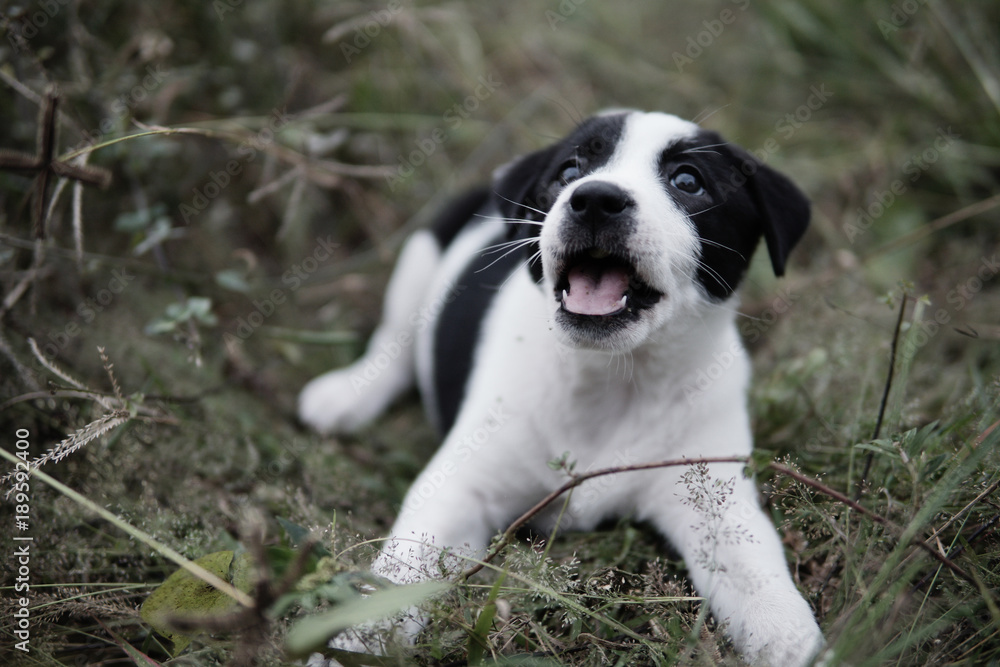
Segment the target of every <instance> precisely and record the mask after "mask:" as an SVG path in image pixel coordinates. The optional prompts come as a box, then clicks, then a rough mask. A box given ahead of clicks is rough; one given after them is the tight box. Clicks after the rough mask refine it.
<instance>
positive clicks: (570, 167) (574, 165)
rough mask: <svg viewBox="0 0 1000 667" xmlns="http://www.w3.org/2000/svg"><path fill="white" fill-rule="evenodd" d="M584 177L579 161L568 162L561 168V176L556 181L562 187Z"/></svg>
mask: <svg viewBox="0 0 1000 667" xmlns="http://www.w3.org/2000/svg"><path fill="white" fill-rule="evenodd" d="M581 176H583V168H582V166H581V164H580V162H579V161H578V160H568V161H566V162H565V163H563V166H562V167H560V168H559V176H558V178H557V179H556V180H558V181H559V184H560V185H569V184H570V183H572V182H573V181H575V180H576V179H578V178H580V177H581Z"/></svg>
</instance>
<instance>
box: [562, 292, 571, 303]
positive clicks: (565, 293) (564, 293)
mask: <svg viewBox="0 0 1000 667" xmlns="http://www.w3.org/2000/svg"><path fill="white" fill-rule="evenodd" d="M568 296H569V293H568V292H567V291H566V290H563V298H562V300H563V303H566V297H568Z"/></svg>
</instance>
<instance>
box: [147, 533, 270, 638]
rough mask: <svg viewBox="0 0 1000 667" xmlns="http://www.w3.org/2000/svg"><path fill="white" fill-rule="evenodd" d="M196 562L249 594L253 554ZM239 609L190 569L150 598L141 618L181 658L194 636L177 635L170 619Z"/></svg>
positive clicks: (216, 556) (223, 553)
mask: <svg viewBox="0 0 1000 667" xmlns="http://www.w3.org/2000/svg"><path fill="white" fill-rule="evenodd" d="M194 562H195V563H197V564H198V565H200V566H201V567H203V568H205V569H206V570H208V571H209V572H211V573H212V574H214V575H216V576H218V577H219V578H221V579H223V580H225V581H228V582H230V583H232V584H233V585H234V586H236V588H238V589H240V590H241V591H243V592H244V593H249V591H250V586H251V570H252V563H251V559H250V556H249V554H246V553H242V554H239V555H237V556H236V557H235V558H234V557H233V552H232V551H217V552H215V553H211V554H208V555H206V556H202V557H201V558H199V559H198V560H196V561H194ZM236 606H237V603H236V602H235V601H234V600H233V599H232V598H231V597H229V596H228V595H226V594H225V593H223V592H222V591H219V590H217V589H215V588H212V587H211V586H209V585H208V584H206V583H205V582H204V581H202V580H201V579H198V578H196V577H194V576H193V575H192V574H191V573H189V572H188V571H187V570H177V571H176V572H174V573H173V574H172V575H170V576H169V577H167V580H166V581H164V582H163V583H162V584H160V585H159V586H158V587H157V589H156V590H155V591H153V592H152V593H151V594H150V596H149V597H148V598H146V601H145V602H143V603H142V607H141V608H140V610H139V615H140V616H142V619H143V620H144V621H146V623H148V624H149V625H150V626H151V627H152V628H153V629H154V630H156V631H157V632H159V633H160V634H161V635H163V636H164V637H166V638H167V639H169V640H170V641H172V642H173V645H174V647H173V655H174V656H177V655H178V654H180V653H181V651H183V650H184V649H185V648H187V647H188V644H190V643H191V636H188V635H183V634H180V633H178V632H176V631H175V630H174V629H173V627H172V626H171V625H170V619H172V618H175V617H178V616H186V617H191V616H217V615H221V614H225V613H228V612H230V611H232V610H233V609H234V608H235V607H236Z"/></svg>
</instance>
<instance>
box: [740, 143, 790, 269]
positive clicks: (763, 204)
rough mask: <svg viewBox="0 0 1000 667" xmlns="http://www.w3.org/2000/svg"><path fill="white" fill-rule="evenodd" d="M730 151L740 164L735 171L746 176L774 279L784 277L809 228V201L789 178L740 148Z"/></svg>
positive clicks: (747, 186)
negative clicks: (792, 253)
mask: <svg viewBox="0 0 1000 667" xmlns="http://www.w3.org/2000/svg"><path fill="white" fill-rule="evenodd" d="M729 147H730V149H731V150H732V151H733V154H734V158H735V159H736V161H737V165H736V168H737V169H738V170H739V171H740V173H742V174H744V175H746V189H747V192H748V194H749V195H750V197H751V199H752V200H753V203H754V206H755V207H756V208H757V211H758V213H759V215H760V221H761V226H762V231H763V233H764V241H765V242H766V243H767V252H768V254H769V255H770V256H771V267H772V268H773V269H774V275H776V276H781V275H784V273H785V262H786V261H787V259H788V253H790V252H791V251H792V248H793V247H795V244H796V243H798V241H799V239H800V238H802V235H803V234H804V233H805V231H806V227H808V226H809V200H808V199H806V196H805V195H804V194H802V191H801V190H799V189H798V188H797V187H795V184H794V183H792V181H791V180H789V179H788V177H787V176H785V175H783V174H780V173H778V172H777V171H775V170H774V169H772V168H770V167H768V166H767V165H765V164H763V163H762V162H761V161H760V160H758V159H757V158H755V157H754V156H753V155H751V154H750V153H748V152H747V151H745V150H744V149H742V148H740V147H739V146H736V145H734V144H729Z"/></svg>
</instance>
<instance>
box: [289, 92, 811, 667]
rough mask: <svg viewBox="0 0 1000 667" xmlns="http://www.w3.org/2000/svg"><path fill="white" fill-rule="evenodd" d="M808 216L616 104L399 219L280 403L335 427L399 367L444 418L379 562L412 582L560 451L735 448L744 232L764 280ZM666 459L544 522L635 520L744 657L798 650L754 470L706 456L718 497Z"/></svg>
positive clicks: (342, 428) (486, 530) (664, 121)
mask: <svg viewBox="0 0 1000 667" xmlns="http://www.w3.org/2000/svg"><path fill="white" fill-rule="evenodd" d="M808 221H809V204H808V202H807V201H806V199H805V197H804V196H803V195H802V193H801V192H799V190H798V189H796V187H795V186H794V185H793V184H792V183H791V182H790V181H789V180H788V179H787V178H785V177H784V176H782V175H780V174H778V173H777V172H775V171H774V170H772V169H770V168H769V167H767V166H764V165H763V164H761V163H759V162H758V161H757V160H755V159H754V158H753V157H752V156H750V155H749V154H748V153H747V152H745V151H743V150H742V149H740V148H738V147H736V146H734V145H732V144H728V143H726V142H725V141H724V140H723V139H721V138H720V137H719V136H718V135H717V134H715V133H713V132H710V131H706V130H703V129H701V128H699V127H698V126H697V125H695V124H693V123H690V122H687V121H684V120H681V119H679V118H677V117H675V116H671V115H666V114H662V113H641V112H637V111H612V112H607V113H605V114H602V115H599V116H596V117H594V118H591V119H589V120H587V121H585V122H584V123H582V124H581V125H580V126H579V127H577V129H576V130H575V131H574V132H573V133H572V134H570V135H569V136H568V137H566V138H565V139H563V140H562V141H560V142H558V143H556V144H554V145H552V146H549V147H548V148H545V149H543V150H540V151H538V152H536V153H532V154H530V155H527V156H525V157H522V158H521V159H518V160H516V161H514V162H512V163H511V164H509V165H507V166H505V167H503V168H501V169H500V170H498V172H497V174H496V176H495V179H494V183H493V184H492V187H491V188H488V189H483V190H481V191H477V192H474V193H471V194H469V195H467V196H466V197H465V198H463V199H461V200H459V201H458V202H456V203H455V204H454V205H453V207H452V209H451V210H450V211H449V212H448V213H447V214H446V215H445V216H444V219H443V220H442V221H441V222H440V224H439V225H438V226H437V227H436V228H435V229H434V230H432V231H422V232H418V233H416V234H415V235H414V236H413V237H412V238H411V239H410V240H409V241H408V243H407V244H406V246H405V248H404V250H403V252H402V254H401V256H400V258H399V261H398V264H397V266H396V269H395V272H394V273H393V276H392V278H391V281H390V283H389V287H388V293H387V295H386V301H385V306H384V313H383V320H382V322H381V324H380V325H379V327H378V328H377V330H376V331H375V333H374V335H373V337H372V339H371V341H370V343H369V345H368V349H367V352H366V353H365V355H364V357H362V358H361V359H360V360H358V361H357V363H355V364H354V365H352V366H350V367H348V368H345V369H342V370H337V371H332V372H330V373H327V374H325V375H322V376H320V377H318V378H316V379H315V380H313V381H312V382H310V383H309V385H308V386H306V388H305V389H304V390H303V391H302V394H301V396H300V399H299V414H300V417H301V419H302V420H303V421H304V422H305V423H307V424H309V425H311V426H312V427H314V428H316V429H317V430H319V431H323V432H350V431H354V430H356V429H358V428H359V427H361V426H363V425H364V424H366V423H368V422H369V421H371V420H372V419H374V418H375V417H376V416H377V415H378V414H379V413H381V412H382V411H383V410H384V409H385V408H386V407H387V406H388V405H389V403H390V402H391V401H392V400H393V399H394V398H395V397H396V396H398V395H399V394H400V393H401V392H403V391H404V390H406V389H407V388H408V387H410V386H411V385H412V384H413V383H414V381H416V383H417V384H418V386H419V388H420V390H421V392H422V394H423V398H424V400H425V403H426V405H427V407H428V412H429V414H430V416H431V419H432V420H433V421H434V422H435V424H436V425H437V426H439V427H440V429H441V431H442V432H443V433H445V434H446V436H445V439H444V444H443V445H442V447H441V449H440V450H439V451H438V452H437V454H436V455H435V456H434V458H433V459H432V460H431V461H430V463H428V465H427V467H426V469H425V470H424V471H423V472H422V473H421V474H420V476H419V477H418V478H417V480H416V481H415V482H414V483H413V486H412V487H411V488H410V490H409V492H408V494H407V496H406V499H405V501H404V503H403V507H402V510H401V513H400V516H399V518H398V520H397V521H396V524H395V526H394V527H393V529H392V536H391V537H392V538H394V539H393V540H390V541H389V542H388V543H387V546H386V547H385V548H384V549H383V551H382V553H381V555H380V556H379V558H378V559H377V560H376V563H375V565H374V570H375V571H376V572H377V573H379V574H382V575H384V576H387V577H388V578H390V579H393V580H396V581H401V582H402V581H415V580H419V579H422V578H426V577H428V576H434V575H435V573H439V572H440V570H439V561H440V559H441V554H442V549H444V548H451V549H453V550H461V549H463V548H465V549H467V550H468V551H469V552H471V553H474V554H479V555H482V554H483V553H484V551H485V548H486V547H487V545H488V544H489V541H490V538H491V537H492V536H493V535H494V534H495V533H496V532H497V531H498V530H501V529H503V528H505V527H506V526H507V525H508V524H509V523H510V522H511V521H512V520H513V519H514V518H516V517H517V516H519V515H520V514H521V513H522V512H524V511H525V510H526V509H527V508H529V507H531V506H532V505H533V504H534V503H535V502H537V501H538V500H539V499H541V498H542V497H543V496H545V495H546V494H547V493H549V492H551V491H552V490H553V489H555V488H557V487H558V486H560V485H561V484H563V483H564V482H565V481H566V477H565V474H564V473H561V472H558V471H553V470H552V468H550V467H549V466H548V465H547V462H549V461H551V460H552V459H555V458H557V457H559V456H560V455H562V454H563V453H564V452H567V451H568V452H569V459H570V460H572V461H575V462H576V470H577V471H581V470H592V469H597V468H603V467H609V466H614V465H621V464H623V463H643V462H653V461H661V460H665V459H680V458H684V457H686V458H691V459H694V458H702V457H725V456H746V455H748V454H750V451H751V447H752V442H751V432H750V423H749V418H748V414H747V407H746V396H745V393H746V389H747V383H748V381H749V377H750V364H749V362H748V359H747V357H746V354H745V353H744V352H743V348H742V346H741V343H740V339H739V336H738V334H737V331H736V326H735V323H734V318H735V316H736V307H737V297H736V296H735V290H736V287H737V285H738V283H739V282H740V280H741V279H742V277H743V275H744V274H745V273H746V271H747V266H748V263H749V261H750V258H751V256H752V255H753V253H754V249H755V247H756V246H757V244H758V242H759V240H760V238H761V237H762V236H763V238H764V240H765V242H766V244H767V249H768V251H769V254H770V258H771V263H772V266H773V268H774V272H775V273H776V274H778V275H781V274H782V273H783V271H784V266H785V261H786V258H787V256H788V253H789V251H790V250H791V248H792V247H793V246H794V245H795V243H796V242H797V241H798V240H799V238H800V237H801V235H802V234H803V232H804V231H805V229H806V226H807V224H808ZM721 358H725V359H726V361H727V364H728V368H727V370H726V371H725V373H722V374H721V375H719V374H717V373H712V374H711V375H713V376H717V379H715V380H713V381H712V382H711V383H708V382H706V381H705V377H707V374H706V369H710V368H711V367H713V365H718V363H719V362H718V360H719V359H721ZM694 387H697V389H696V390H695V391H692V388H694ZM684 472H685V469H684V468H683V467H681V468H663V469H656V470H649V471H643V472H629V473H625V474H618V475H614V476H609V477H601V478H595V479H592V480H590V481H588V482H587V483H585V484H584V485H582V486H581V487H580V488H578V489H576V491H575V492H574V493H573V495H572V497H571V499H570V503H569V507H568V509H567V511H566V514H565V515H564V516H563V518H562V523H561V524H560V525H562V526H565V525H566V524H567V522H569V523H571V524H572V527H573V528H576V529H583V530H588V529H592V528H594V527H595V526H597V525H598V524H599V523H600V522H601V521H602V520H605V519H609V518H614V517H618V516H623V515H624V516H629V517H634V518H635V519H637V520H641V521H646V522H649V523H650V524H652V525H653V526H655V527H656V528H657V529H658V530H659V531H661V532H662V534H663V535H664V536H665V537H666V539H667V540H668V541H669V542H670V544H671V545H673V547H675V548H676V549H677V551H679V553H680V554H681V556H683V558H684V560H685V562H686V564H687V567H688V570H689V576H690V579H691V581H692V583H693V585H694V587H695V589H696V590H697V591H698V592H699V594H701V595H702V596H704V597H705V598H706V599H707V600H708V603H709V605H710V608H711V610H712V613H713V614H714V616H715V618H716V619H717V621H718V622H719V623H720V624H722V625H723V626H724V627H725V629H726V632H727V633H728V635H729V636H730V637H731V638H732V640H733V642H734V644H735V645H736V647H737V649H738V650H739V651H740V652H741V653H742V654H743V655H744V656H745V657H746V658H747V659H748V660H750V661H751V662H754V663H757V664H770V665H776V666H777V665H781V666H786V665H802V664H807V663H808V662H809V661H810V660H811V659H812V657H813V656H814V655H815V654H816V653H817V652H818V650H819V648H820V647H821V645H822V643H823V639H822V636H821V634H820V630H819V627H818V626H817V624H816V621H815V620H814V617H813V613H812V611H811V609H810V607H809V605H808V603H807V602H806V601H805V600H804V599H803V598H802V596H801V595H800V594H799V592H798V591H797V590H796V587H795V584H794V583H793V581H792V578H791V576H790V574H789V570H788V566H787V563H786V561H785V554H784V551H783V549H782V545H781V540H780V539H779V536H778V533H777V531H776V530H775V528H774V525H773V524H772V523H771V521H770V520H769V519H768V517H767V516H766V514H765V513H764V512H763V511H762V510H761V508H760V505H759V502H758V495H757V489H756V487H755V485H754V482H753V481H752V480H750V479H746V478H745V477H744V475H743V466H742V465H740V464H738V463H737V464H713V465H710V466H709V472H710V475H711V478H712V479H713V480H717V481H718V482H719V485H718V487H717V488H718V489H719V491H718V495H717V497H715V498H713V499H712V502H709V503H705V502H697V499H696V498H695V499H692V498H690V497H689V496H690V493H691V492H690V489H689V488H688V486H686V485H685V483H684V482H683V480H682V476H683V475H684ZM555 505H556V507H555V509H554V510H553V512H552V513H551V514H548V515H545V516H543V517H542V518H541V520H540V521H539V524H538V525H539V527H540V528H542V529H543V530H544V529H546V528H551V527H552V526H553V524H554V522H555V520H556V514H557V512H558V510H559V509H561V503H555ZM418 628H419V622H418V621H413V620H412V619H411V622H410V626H409V627H408V632H410V633H415V632H416V630H417V629H418Z"/></svg>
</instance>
